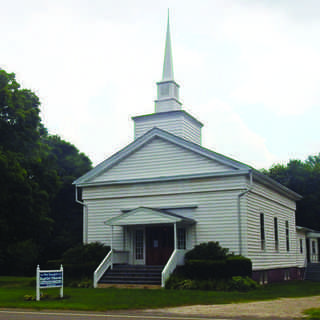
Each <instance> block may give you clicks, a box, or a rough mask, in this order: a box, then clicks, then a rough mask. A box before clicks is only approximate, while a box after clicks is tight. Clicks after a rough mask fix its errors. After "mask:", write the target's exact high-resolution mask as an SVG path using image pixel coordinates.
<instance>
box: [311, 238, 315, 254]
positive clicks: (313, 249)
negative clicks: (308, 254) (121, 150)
mask: <svg viewBox="0 0 320 320" xmlns="http://www.w3.org/2000/svg"><path fill="white" fill-rule="evenodd" d="M311 245H312V254H313V255H314V254H316V242H315V241H314V240H312V242H311Z"/></svg>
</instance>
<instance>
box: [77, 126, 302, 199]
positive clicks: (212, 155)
mask: <svg viewBox="0 0 320 320" xmlns="http://www.w3.org/2000/svg"><path fill="white" fill-rule="evenodd" d="M156 137H159V138H161V139H164V140H166V141H168V142H171V143H173V144H176V145H177V146H180V147H182V148H185V149H187V150H190V151H192V152H194V153H196V154H198V155H201V156H203V157H207V158H208V159H211V160H214V161H217V162H218V163H221V164H223V165H226V166H228V167H230V170H229V171H225V172H212V173H198V174H185V175H184V174H182V175H175V176H167V177H157V178H141V179H121V180H117V181H107V182H106V184H123V183H141V182H154V181H172V180H181V179H192V178H209V177H218V176H230V175H244V174H249V173H250V172H251V173H252V175H253V177H254V178H255V179H256V180H257V181H259V182H260V183H262V184H264V185H266V186H268V187H271V188H272V189H274V190H276V191H278V192H280V193H281V194H283V195H286V196H288V197H289V198H291V199H293V200H300V199H302V196H301V195H299V194H298V193H296V192H294V191H293V190H291V189H289V188H287V187H285V186H283V185H282V184H280V183H279V182H277V181H275V180H273V179H271V178H270V177H268V176H266V175H264V174H263V173H261V172H260V171H258V170H255V169H254V168H252V167H251V166H248V165H246V164H243V163H242V162H239V161H236V160H233V159H231V158H229V157H227V156H224V155H222V154H220V153H217V152H214V151H211V150H209V149H206V148H204V147H202V146H200V145H198V144H196V143H193V142H191V141H188V140H185V139H183V138H180V137H178V136H176V135H174V134H171V133H169V132H167V131H164V130H161V129H159V128H157V127H154V128H152V129H151V130H149V131H148V132H146V133H145V134H144V135H142V136H140V137H139V138H137V139H136V140H134V141H133V142H131V143H130V144H128V145H127V146H126V147H124V148H123V149H121V150H120V151H118V152H117V153H115V154H114V155H112V156H111V157H110V158H108V159H106V160H104V161H103V162H101V163H100V164H98V165H97V166H96V167H95V168H93V169H92V170H90V171H89V172H87V173H86V174H84V175H83V176H81V177H80V178H78V179H76V180H75V181H74V182H73V184H75V185H76V186H79V187H84V186H90V185H101V184H103V183H102V182H92V180H93V179H94V178H95V177H97V176H99V175H100V174H102V173H103V172H104V171H106V170H108V169H110V168H112V167H113V166H115V165H116V164H118V163H119V162H120V161H122V160H123V159H125V158H126V157H128V156H129V155H130V154H132V153H133V152H135V151H137V150H139V149H140V148H142V147H143V146H144V145H145V144H147V143H148V142H150V141H151V140H152V139H154V138H156Z"/></svg>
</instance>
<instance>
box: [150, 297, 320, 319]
mask: <svg viewBox="0 0 320 320" xmlns="http://www.w3.org/2000/svg"><path fill="white" fill-rule="evenodd" d="M309 308H320V296H314V297H307V298H282V299H277V300H268V301H258V302H249V303H232V304H217V305H195V306H186V307H174V308H166V309H161V310H159V309H157V310H156V311H157V312H164V313H170V314H176V315H182V314H183V315H188V316H191V315H192V316H196V315H197V316H200V315H203V316H210V317H223V318H238V319H239V317H241V318H244V317H245V318H252V319H301V318H302V317H304V315H303V313H302V312H303V310H306V309H309ZM154 311H155V310H153V312H154ZM150 312H151V310H150Z"/></svg>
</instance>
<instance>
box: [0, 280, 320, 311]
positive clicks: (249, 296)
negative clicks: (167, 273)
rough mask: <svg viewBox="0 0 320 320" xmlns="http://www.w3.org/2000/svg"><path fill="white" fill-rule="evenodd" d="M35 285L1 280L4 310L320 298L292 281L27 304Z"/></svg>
mask: <svg viewBox="0 0 320 320" xmlns="http://www.w3.org/2000/svg"><path fill="white" fill-rule="evenodd" d="M31 281H32V278H17V277H0V307H7V308H33V309H60V310H63V309H64V310H66V309H70V310H96V311H106V310H117V309H143V308H162V307H170V306H181V305H193V304H222V303H232V302H248V301H257V300H269V299H276V298H282V297H287V298H288V297H306V296H313V295H320V283H317V282H308V281H291V282H284V283H277V284H270V285H267V286H264V287H261V288H259V289H257V290H253V291H249V292H215V291H199V290H165V289H152V290H147V289H115V288H108V289H93V288H69V287H65V288H64V295H65V299H62V300H60V299H53V298H54V297H58V294H59V289H46V290H43V292H44V293H48V294H49V296H50V297H52V299H49V300H41V301H25V300H24V296H25V295H32V296H35V285H34V283H35V282H34V279H33V283H32V284H33V285H32V286H31V285H30V283H31Z"/></svg>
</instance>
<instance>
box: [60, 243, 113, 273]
mask: <svg viewBox="0 0 320 320" xmlns="http://www.w3.org/2000/svg"><path fill="white" fill-rule="evenodd" d="M109 250H110V247H109V246H105V245H103V244H102V243H99V242H94V243H90V244H85V245H78V246H76V247H74V248H71V249H68V250H67V251H66V252H65V253H64V254H63V255H62V265H63V269H64V273H65V275H66V276H68V277H69V278H74V279H75V278H77V279H79V278H91V277H92V274H93V272H94V270H95V269H96V268H97V267H98V265H99V263H100V262H101V261H102V259H103V258H104V257H105V256H106V254H107V253H108V252H109Z"/></svg>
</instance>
